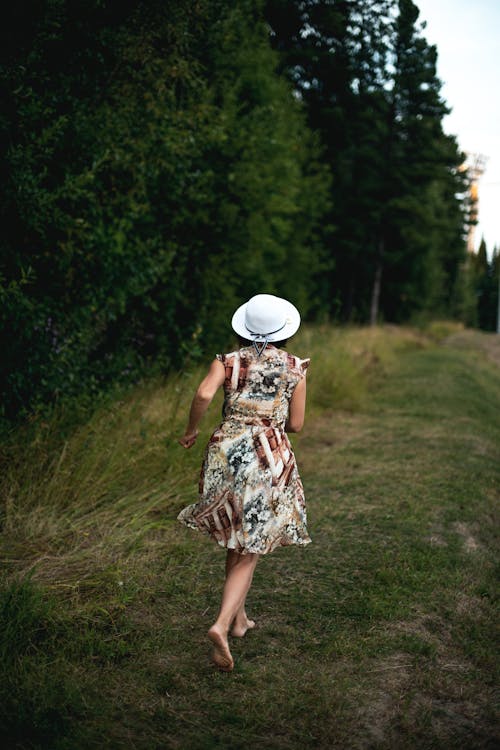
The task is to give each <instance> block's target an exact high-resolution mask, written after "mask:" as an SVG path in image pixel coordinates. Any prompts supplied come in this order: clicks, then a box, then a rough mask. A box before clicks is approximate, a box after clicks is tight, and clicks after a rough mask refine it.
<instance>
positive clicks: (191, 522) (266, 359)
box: [178, 345, 311, 554]
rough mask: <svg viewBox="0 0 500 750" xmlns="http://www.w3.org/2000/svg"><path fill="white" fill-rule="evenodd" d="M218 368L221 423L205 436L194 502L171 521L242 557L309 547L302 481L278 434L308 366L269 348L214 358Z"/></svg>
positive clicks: (284, 440)
mask: <svg viewBox="0 0 500 750" xmlns="http://www.w3.org/2000/svg"><path fill="white" fill-rule="evenodd" d="M217 358H218V359H219V360H220V361H221V362H222V363H223V364H224V367H225V370H226V377H225V382H224V407H223V421H222V423H221V424H220V425H219V427H217V429H216V430H215V431H214V432H213V434H212V436H211V437H210V440H209V443H208V445H207V448H206V451H205V457H204V460H203V465H202V469H201V475H200V485H199V491H200V500H199V501H198V502H197V503H194V504H193V505H190V506H188V507H187V508H184V510H183V511H181V513H180V514H179V516H178V519H179V520H180V521H181V522H182V523H184V524H186V525H187V526H189V527H191V528H196V529H198V530H200V531H202V532H204V533H207V534H210V535H211V536H212V537H213V538H214V539H215V540H216V541H217V542H218V543H219V544H220V545H221V546H224V547H227V548H229V549H236V550H237V551H238V552H240V553H241V554H247V553H250V552H253V553H260V554H265V553H267V552H271V551H272V550H273V549H275V548H276V547H278V546H285V545H289V544H299V545H304V544H308V543H309V542H310V541H311V539H310V538H309V535H308V532H307V526H306V508H305V500H304V491H303V487H302V482H301V479H300V476H299V473H298V470H297V464H296V461H295V456H294V453H293V450H292V446H291V444H290V441H289V439H288V436H287V434H286V433H285V430H284V428H285V422H286V419H287V416H288V406H289V401H290V398H291V396H292V394H293V391H294V389H295V386H296V385H297V383H298V382H299V380H300V379H301V378H303V377H304V375H305V371H306V369H307V367H308V365H309V359H305V360H302V359H300V358H299V357H295V356H293V355H291V354H288V353H287V352H285V351H283V350H281V349H277V348H276V347H274V346H272V345H268V347H267V348H266V349H265V350H264V351H263V352H262V353H261V354H260V355H258V354H257V352H256V351H255V349H254V348H253V347H244V348H242V349H240V350H238V351H235V352H231V353H229V354H220V355H217Z"/></svg>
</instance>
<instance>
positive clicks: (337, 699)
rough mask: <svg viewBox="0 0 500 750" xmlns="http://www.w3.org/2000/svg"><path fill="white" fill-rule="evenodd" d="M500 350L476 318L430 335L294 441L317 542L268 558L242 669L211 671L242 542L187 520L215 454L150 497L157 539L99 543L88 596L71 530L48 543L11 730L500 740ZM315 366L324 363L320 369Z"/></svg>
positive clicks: (257, 584) (295, 741) (112, 736)
mask: <svg viewBox="0 0 500 750" xmlns="http://www.w3.org/2000/svg"><path fill="white" fill-rule="evenodd" d="M386 335H387V336H390V335H394V336H397V335H398V334H397V333H394V334H390V333H387V334H386ZM499 351H500V349H499V343H498V341H497V340H496V339H494V337H487V336H485V335H481V334H479V333H470V332H462V333H457V334H455V335H453V336H451V337H450V338H449V339H448V340H447V341H445V342H444V343H442V344H440V345H432V344H430V343H429V342H428V341H427V342H422V343H421V345H419V344H418V342H417V344H416V345H415V346H411V347H407V348H403V349H401V350H400V351H399V352H398V354H397V356H395V357H393V358H391V359H390V361H389V363H388V364H387V366H385V367H384V368H383V371H381V370H377V372H378V376H377V377H376V378H375V379H372V380H370V383H369V387H368V393H367V397H366V398H365V399H363V405H362V407H361V408H359V409H358V411H352V410H350V411H348V410H345V409H344V410H341V409H335V410H328V409H325V408H322V409H321V410H319V409H314V408H313V409H312V414H311V416H310V419H309V421H308V423H307V425H306V428H305V429H304V431H303V433H301V434H300V435H299V436H297V437H296V438H295V440H294V443H295V447H296V453H297V458H298V462H299V466H300V469H301V474H302V477H303V481H304V485H305V488H306V496H307V501H308V514H309V529H310V533H311V536H312V539H313V544H310V545H309V546H308V547H306V548H304V549H300V548H288V549H282V550H278V551H276V552H275V553H273V554H272V555H269V556H267V557H264V558H262V559H261V560H260V561H259V564H258V566H257V569H256V573H255V577H254V585H253V587H252V591H251V593H250V595H249V600H248V612H249V615H250V616H251V617H254V618H255V619H256V620H257V623H258V624H257V627H256V628H255V629H254V630H253V631H251V632H249V633H248V634H247V636H246V637H245V638H244V639H238V640H237V639H233V641H232V644H233V645H232V649H233V655H234V657H235V662H236V666H235V670H234V672H233V673H231V674H224V673H218V672H216V671H214V670H213V668H211V666H210V664H209V661H208V658H207V656H208V642H207V641H206V638H205V633H206V630H207V628H208V627H209V625H210V624H211V622H212V620H213V618H214V616H215V614H216V612H217V607H218V603H219V596H220V589H221V584H222V568H223V558H224V553H223V551H222V550H220V549H219V548H218V547H217V546H216V545H214V544H213V543H210V542H209V540H206V539H205V538H201V537H198V536H197V535H196V534H195V533H194V532H189V530H186V529H182V528H178V527H177V525H176V523H175V521H174V520H173V519H174V518H175V512H176V510H178V509H179V508H180V507H182V506H183V505H184V504H186V503H187V502H190V501H191V499H190V495H189V492H190V489H189V488H190V487H191V482H192V480H193V477H194V473H195V471H196V470H197V465H198V458H199V457H198V456H197V455H196V454H193V455H192V456H187V454H181V453H179V454H178V458H177V459H176V460H177V461H178V462H179V463H178V464H177V466H176V467H175V471H176V472H180V471H182V470H186V467H188V470H187V474H186V476H184V477H183V478H182V480H181V481H180V482H179V483H178V484H176V485H175V487H176V493H177V494H176V495H175V496H174V498H173V499H172V501H171V511H170V512H169V513H168V518H165V517H164V515H163V516H162V515H159V513H158V511H157V510H156V509H155V507H153V506H151V508H150V511H151V512H150V513H149V515H147V516H146V518H147V520H148V524H149V525H148V532H147V534H146V535H145V536H143V537H140V539H139V541H133V538H132V537H127V536H126V534H124V535H123V536H122V537H120V539H121V543H120V545H119V546H117V547H116V550H115V551H114V552H113V558H112V559H109V560H108V561H107V564H106V566H101V567H100V568H99V566H97V565H96V566H95V569H94V568H93V567H92V557H91V556H89V557H87V558H85V559H86V565H87V572H88V575H87V576H85V575H84V574H83V573H82V567H81V562H80V567H79V568H78V577H79V582H80V584H79V586H78V590H77V591H76V590H75V589H74V588H73V589H71V590H72V591H73V593H72V594H71V595H67V596H63V595H62V594H61V592H62V591H63V589H64V586H65V585H68V586H69V585H70V583H69V582H70V581H71V580H73V579H72V576H73V567H72V565H73V563H72V562H71V560H72V559H73V558H67V559H66V558H64V544H63V543H62V542H61V541H59V542H58V545H59V546H57V548H56V549H55V548H54V547H51V546H50V545H48V546H47V549H46V551H45V555H46V556H48V558H49V561H48V562H47V560H46V559H45V558H44V559H45V562H44V560H41V561H40V559H41V558H40V554H39V552H38V553H37V554H38V560H39V565H38V567H37V568H36V570H37V571H38V572H37V573H36V574H35V576H34V579H33V581H34V583H33V586H34V588H33V586H32V584H29V585H28V584H26V585H24V588H23V586H20V587H19V588H18V589H17V590H16V591H17V594H16V596H17V598H18V600H19V601H20V602H21V603H20V604H18V605H16V606H18V609H19V611H21V612H22V611H24V612H25V613H26V612H28V613H31V617H32V620H33V622H34V623H35V624H33V623H31V625H30V621H29V617H28V615H26V614H25V615H23V616H24V617H25V619H26V618H27V623H25V626H24V627H25V630H26V637H25V639H24V641H23V640H22V638H21V640H20V641H19V643H20V644H21V645H19V646H18V653H17V656H16V657H15V658H16V661H15V663H13V665H12V673H13V674H14V673H15V674H16V680H17V684H18V687H17V688H13V687H12V684H11V685H10V688H9V696H10V697H9V700H10V701H11V703H10V704H9V703H8V702H7V706H10V708H9V710H10V712H11V713H12V711H13V710H17V711H18V713H19V715H20V716H21V719H22V718H23V716H24V723H23V721H21V720H19V721H18V722H17V723H16V722H12V721H11V723H10V726H9V730H8V731H9V737H10V740H9V741H10V743H11V746H12V747H25V748H35V747H40V748H42V747H46V748H51V750H52V749H53V750H58V749H59V748H61V749H62V748H70V747H71V748H93V747H96V748H97V747H99V748H110V749H111V748H121V747H127V748H129V747H130V748H140V749H141V750H142V749H144V750H153V748H154V749H158V750H160V748H165V749H167V748H172V749H174V748H179V750H204V749H205V748H207V749H208V748H228V749H229V748H237V747H240V746H242V745H243V746H248V747H262V748H273V749H276V750H292V749H293V750H295V748H303V747H319V748H339V749H342V750H344V749H346V750H351V749H352V750H356V749H357V748H360V749H365V748H370V749H372V748H373V749H377V750H385V749H389V748H390V749H392V748H397V749H398V750H399V749H403V750H404V749H405V748H412V749H413V748H414V749H415V750H417V749H418V750H421V749H422V748H433V749H434V748H443V750H450V749H451V748H456V749H457V750H458V749H460V750H468V749H472V748H493V747H495V746H496V742H498V740H499V739H500V737H499V734H498V725H497V724H496V720H497V714H496V713H495V705H496V704H495V684H497V683H496V682H495V678H497V677H498V671H497V665H498V659H497V658H495V635H498V626H497V621H498V610H496V609H495V607H496V596H495V595H496V585H497V582H496V580H495V573H496V574H498V565H497V564H496V560H497V553H498V539H497V536H496V535H497V533H498V519H495V513H496V512H497V508H498V499H499V488H500V460H499V458H500V450H499V447H500V370H499V369H498V365H497V363H496V362H495V358H496V357H498V353H499ZM313 373H314V359H313V362H312V365H311V380H312V382H311V386H312V387H314V382H313ZM186 456H187V458H186ZM181 462H184V463H181ZM181 467H182V468H181ZM95 512H97V506H96V510H95ZM143 520H144V519H143ZM79 523H80V524H83V516H82V518H81V520H80V522H79ZM75 524H76V522H74V523H73V525H75ZM84 529H87V531H84ZM80 532H81V533H87V534H88V535H89V537H90V539H93V538H94V536H95V535H96V534H97V531H96V528H95V527H94V526H92V525H88V526H85V525H81V527H80ZM73 533H78V530H77V532H75V531H74V530H73ZM66 538H67V537H66ZM102 538H103V540H105V538H106V537H105V534H104V532H103V537H102ZM83 541H85V540H83ZM47 544H48V543H47ZM88 545H89V549H90V550H91V551H92V554H94V555H97V553H96V551H95V550H96V549H97V548H98V547H96V546H95V544H94V546H92V543H91V542H90V541H89V542H88ZM83 548H84V545H83ZM79 549H80V548H79ZM9 550H10V552H11V557H10V558H9V559H10V562H11V568H12V566H13V569H15V568H16V565H17V567H18V568H19V567H22V566H20V565H18V563H19V561H20V560H21V559H22V554H21V552H20V551H19V550H18V548H16V546H15V544H14V541H13V540H10V547H9ZM57 550H59V552H58V551H57ZM14 552H15V554H14ZM65 559H66V562H65V564H63V563H61V560H65ZM80 559H81V558H80ZM58 560H59V562H58ZM13 561H17V562H16V564H14V563H13ZM75 565H76V563H75ZM65 566H66V567H65ZM50 575H52V576H53V577H52V580H51V581H50V580H49V578H50ZM75 575H76V573H75ZM35 584H36V585H35ZM30 586H31V588H30ZM47 591H50V592H51V596H50V597H48V596H47V595H46V592H47ZM20 592H21V593H20ZM44 592H45V593H44ZM22 597H24V599H23V598H22ZM12 601H13V599H12V590H11V605H10V606H11V610H10V611H11V612H12V606H13V605H12ZM4 602H5V599H4ZM23 607H24V610H23V609H22V608H23ZM4 611H6V608H5V606H4ZM20 617H21V615H20ZM21 619H22V618H21ZM40 622H43V623H44V627H43V628H42V629H40V627H38V626H37V625H36V623H40ZM495 631H496V632H495ZM5 661H8V655H5V654H4V662H5ZM40 670H42V671H40ZM42 674H43V678H44V679H43V680H42V676H41V675H42ZM42 683H43V685H44V687H43V689H42V688H41V687H40V685H41V684H42ZM19 685H20V687H19ZM12 696H13V697H12ZM497 697H498V696H497ZM16 701H17V703H16ZM12 702H13V703H14V705H12ZM16 706H17V708H16ZM51 711H52V713H51ZM30 712H31V713H30ZM23 727H24V728H23Z"/></svg>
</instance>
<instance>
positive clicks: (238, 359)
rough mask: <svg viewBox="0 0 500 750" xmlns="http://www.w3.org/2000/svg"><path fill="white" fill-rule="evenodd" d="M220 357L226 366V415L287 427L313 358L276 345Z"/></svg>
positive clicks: (229, 417)
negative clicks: (292, 401)
mask: <svg viewBox="0 0 500 750" xmlns="http://www.w3.org/2000/svg"><path fill="white" fill-rule="evenodd" d="M217 359H219V360H220V361H221V362H222V364H223V365H224V367H225V369H226V379H225V382H224V396H225V398H224V408H223V417H224V419H225V420H234V421H242V422H245V423H247V424H249V423H252V422H253V423H254V424H259V423H263V424H266V423H267V424H268V425H269V424H272V425H273V426H275V427H278V428H280V429H283V428H284V425H285V422H286V419H287V416H288V404H289V401H290V398H291V396H292V394H293V391H294V389H295V386H296V385H297V383H298V382H299V380H300V379H301V378H302V377H304V374H305V371H306V369H307V367H308V365H309V361H310V360H309V359H300V358H299V357H296V356H294V355H293V354H288V353H287V352H285V351H283V350H281V349H277V348H276V347H274V346H268V347H267V348H266V349H265V350H264V351H263V352H262V354H260V355H258V354H257V352H256V351H255V349H254V347H253V346H249V347H244V348H242V349H240V350H239V351H234V352H231V353H230V354H218V355H217Z"/></svg>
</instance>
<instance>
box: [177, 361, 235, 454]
mask: <svg viewBox="0 0 500 750" xmlns="http://www.w3.org/2000/svg"><path fill="white" fill-rule="evenodd" d="M225 375H226V370H225V367H224V365H223V364H222V362H220V361H219V360H218V359H214V361H213V362H212V364H211V365H210V369H209V371H208V373H207V375H206V376H205V377H204V378H203V380H202V381H201V383H200V385H199V386H198V389H197V391H196V393H195V395H194V398H193V401H192V402H191V409H190V411H189V421H188V424H187V427H186V430H185V432H184V435H183V436H182V437H181V438H180V439H179V443H180V444H181V445H182V446H183V447H184V448H191V446H193V445H194V444H195V442H196V438H197V437H198V423H199V422H200V420H201V418H202V417H203V415H204V414H205V412H206V410H207V409H208V407H209V405H210V403H211V401H212V399H213V397H214V396H215V394H216V393H217V391H218V389H219V388H220V386H221V385H222V384H223V383H224V378H225Z"/></svg>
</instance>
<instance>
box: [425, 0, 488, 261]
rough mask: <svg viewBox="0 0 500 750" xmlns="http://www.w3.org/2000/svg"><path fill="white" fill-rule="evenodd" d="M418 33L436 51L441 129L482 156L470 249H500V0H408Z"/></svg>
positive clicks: (464, 146) (462, 147)
mask: <svg viewBox="0 0 500 750" xmlns="http://www.w3.org/2000/svg"><path fill="white" fill-rule="evenodd" d="M414 2H415V5H417V7H418V8H419V9H420V17H419V20H420V21H426V22H427V27H426V29H425V30H424V32H423V34H424V36H425V38H426V39H427V41H428V42H430V43H431V44H435V45H436V46H437V51H438V64H437V72H438V77H439V78H440V79H441V81H442V83H443V88H442V89H441V92H442V96H443V98H444V99H445V101H446V102H447V104H448V106H449V107H451V108H452V112H451V114H449V115H447V116H446V117H445V118H444V120H443V128H444V130H445V132H446V133H451V134H453V135H455V136H456V137H457V140H458V144H459V146H460V148H461V149H462V151H468V152H472V153H479V154H483V155H484V156H486V157H488V161H487V162H486V169H485V172H484V174H483V176H482V177H481V179H480V182H479V217H478V218H479V224H478V226H477V227H476V232H475V246H476V249H477V247H478V245H479V242H480V241H481V236H484V239H485V240H486V245H487V248H488V255H490V256H491V253H492V251H493V247H494V246H495V245H496V246H497V247H498V248H499V249H500V43H499V42H500V0H414Z"/></svg>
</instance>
